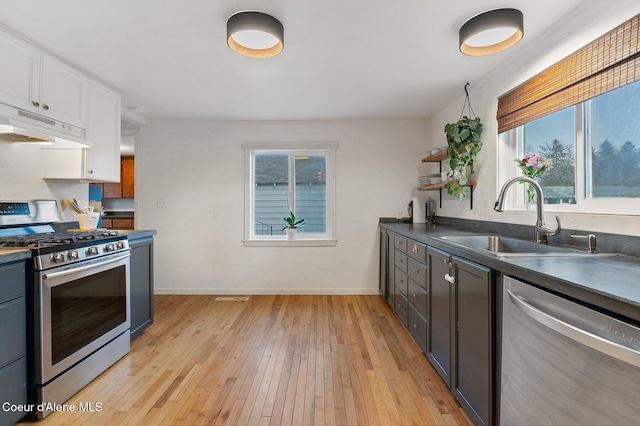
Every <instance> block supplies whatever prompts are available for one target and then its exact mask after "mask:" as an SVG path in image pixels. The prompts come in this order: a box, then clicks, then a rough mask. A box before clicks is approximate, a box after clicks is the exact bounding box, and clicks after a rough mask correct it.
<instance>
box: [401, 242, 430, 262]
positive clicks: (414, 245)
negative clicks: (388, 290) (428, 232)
mask: <svg viewBox="0 0 640 426" xmlns="http://www.w3.org/2000/svg"><path fill="white" fill-rule="evenodd" d="M405 253H407V254H408V255H409V256H411V257H413V258H414V259H415V260H417V261H418V262H420V263H424V264H425V265H426V264H427V246H426V245H425V244H422V243H419V242H417V241H413V240H407V251H406V252H405Z"/></svg>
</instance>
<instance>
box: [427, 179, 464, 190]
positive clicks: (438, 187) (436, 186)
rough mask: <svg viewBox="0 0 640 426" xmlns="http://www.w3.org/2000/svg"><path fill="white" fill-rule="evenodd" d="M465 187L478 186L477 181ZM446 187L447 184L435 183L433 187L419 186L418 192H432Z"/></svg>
mask: <svg viewBox="0 0 640 426" xmlns="http://www.w3.org/2000/svg"><path fill="white" fill-rule="evenodd" d="M465 186H476V181H475V180H472V181H469V182H467V184H466V185H465ZM446 187H447V183H446V182H439V183H434V184H432V185H424V186H419V187H418V191H430V190H432V189H442V188H446Z"/></svg>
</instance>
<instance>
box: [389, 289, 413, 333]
mask: <svg viewBox="0 0 640 426" xmlns="http://www.w3.org/2000/svg"><path fill="white" fill-rule="evenodd" d="M393 310H394V311H395V313H396V315H397V316H398V318H400V322H402V325H404V326H405V327H407V321H408V320H409V303H408V302H407V299H406V298H405V297H404V295H403V294H402V293H396V295H395V304H394V307H393Z"/></svg>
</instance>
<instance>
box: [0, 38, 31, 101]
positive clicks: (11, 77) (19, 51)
mask: <svg viewBox="0 0 640 426" xmlns="http://www.w3.org/2000/svg"><path fill="white" fill-rule="evenodd" d="M0 70H2V77H1V78H0V102H2V103H5V104H8V105H11V106H15V107H19V108H22V109H26V110H28V111H33V112H38V111H39V109H40V108H39V102H40V49H38V48H37V47H35V46H33V45H31V44H29V43H27V42H25V41H23V40H20V39H19V38H17V37H14V36H13V35H11V34H10V33H8V32H6V31H4V30H2V29H1V28H0Z"/></svg>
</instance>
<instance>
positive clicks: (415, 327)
mask: <svg viewBox="0 0 640 426" xmlns="http://www.w3.org/2000/svg"><path fill="white" fill-rule="evenodd" d="M418 327H420V326H419V325H418V324H416V323H415V322H414V323H413V328H414V330H415V329H417V328H418Z"/></svg>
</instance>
